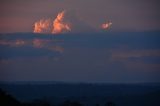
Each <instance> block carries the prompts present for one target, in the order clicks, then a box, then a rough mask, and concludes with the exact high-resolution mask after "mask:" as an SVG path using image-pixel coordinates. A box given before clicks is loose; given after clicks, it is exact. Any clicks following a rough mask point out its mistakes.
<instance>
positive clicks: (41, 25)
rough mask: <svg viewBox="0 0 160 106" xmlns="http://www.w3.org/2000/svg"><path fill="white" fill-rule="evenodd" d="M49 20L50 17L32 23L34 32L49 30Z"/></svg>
mask: <svg viewBox="0 0 160 106" xmlns="http://www.w3.org/2000/svg"><path fill="white" fill-rule="evenodd" d="M50 25H51V21H50V19H46V20H44V19H41V20H40V21H37V22H35V24H34V31H33V32H34V33H46V32H49V30H50Z"/></svg>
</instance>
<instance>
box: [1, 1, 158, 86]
mask: <svg viewBox="0 0 160 106" xmlns="http://www.w3.org/2000/svg"><path fill="white" fill-rule="evenodd" d="M159 4H160V2H159V0H1V1H0V13H1V14H0V33H1V34H0V81H66V82H114V83H130V82H160V12H159V10H160V7H159Z"/></svg>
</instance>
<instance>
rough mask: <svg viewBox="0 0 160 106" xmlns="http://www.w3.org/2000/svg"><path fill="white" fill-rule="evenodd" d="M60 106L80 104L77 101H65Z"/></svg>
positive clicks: (76, 105)
mask: <svg viewBox="0 0 160 106" xmlns="http://www.w3.org/2000/svg"><path fill="white" fill-rule="evenodd" d="M60 106H82V104H81V103H79V102H77V101H74V102H71V101H69V100H67V101H64V102H63V103H62V104H61V105H60Z"/></svg>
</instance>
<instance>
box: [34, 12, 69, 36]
mask: <svg viewBox="0 0 160 106" xmlns="http://www.w3.org/2000/svg"><path fill="white" fill-rule="evenodd" d="M64 17H65V11H62V12H60V13H58V15H57V17H56V19H55V20H53V26H51V24H52V21H51V20H50V19H41V20H40V21H37V22H35V23H34V31H33V32H34V33H53V34H59V33H63V32H67V31H70V30H71V27H70V25H69V24H68V23H67V22H65V21H64Z"/></svg>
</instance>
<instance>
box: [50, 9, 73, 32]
mask: <svg viewBox="0 0 160 106" xmlns="http://www.w3.org/2000/svg"><path fill="white" fill-rule="evenodd" d="M64 16H65V11H62V12H60V13H59V14H58V15H57V17H56V19H55V20H54V21H53V29H52V33H53V34H58V33H63V32H65V31H70V30H71V28H70V25H69V24H68V23H66V22H64Z"/></svg>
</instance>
